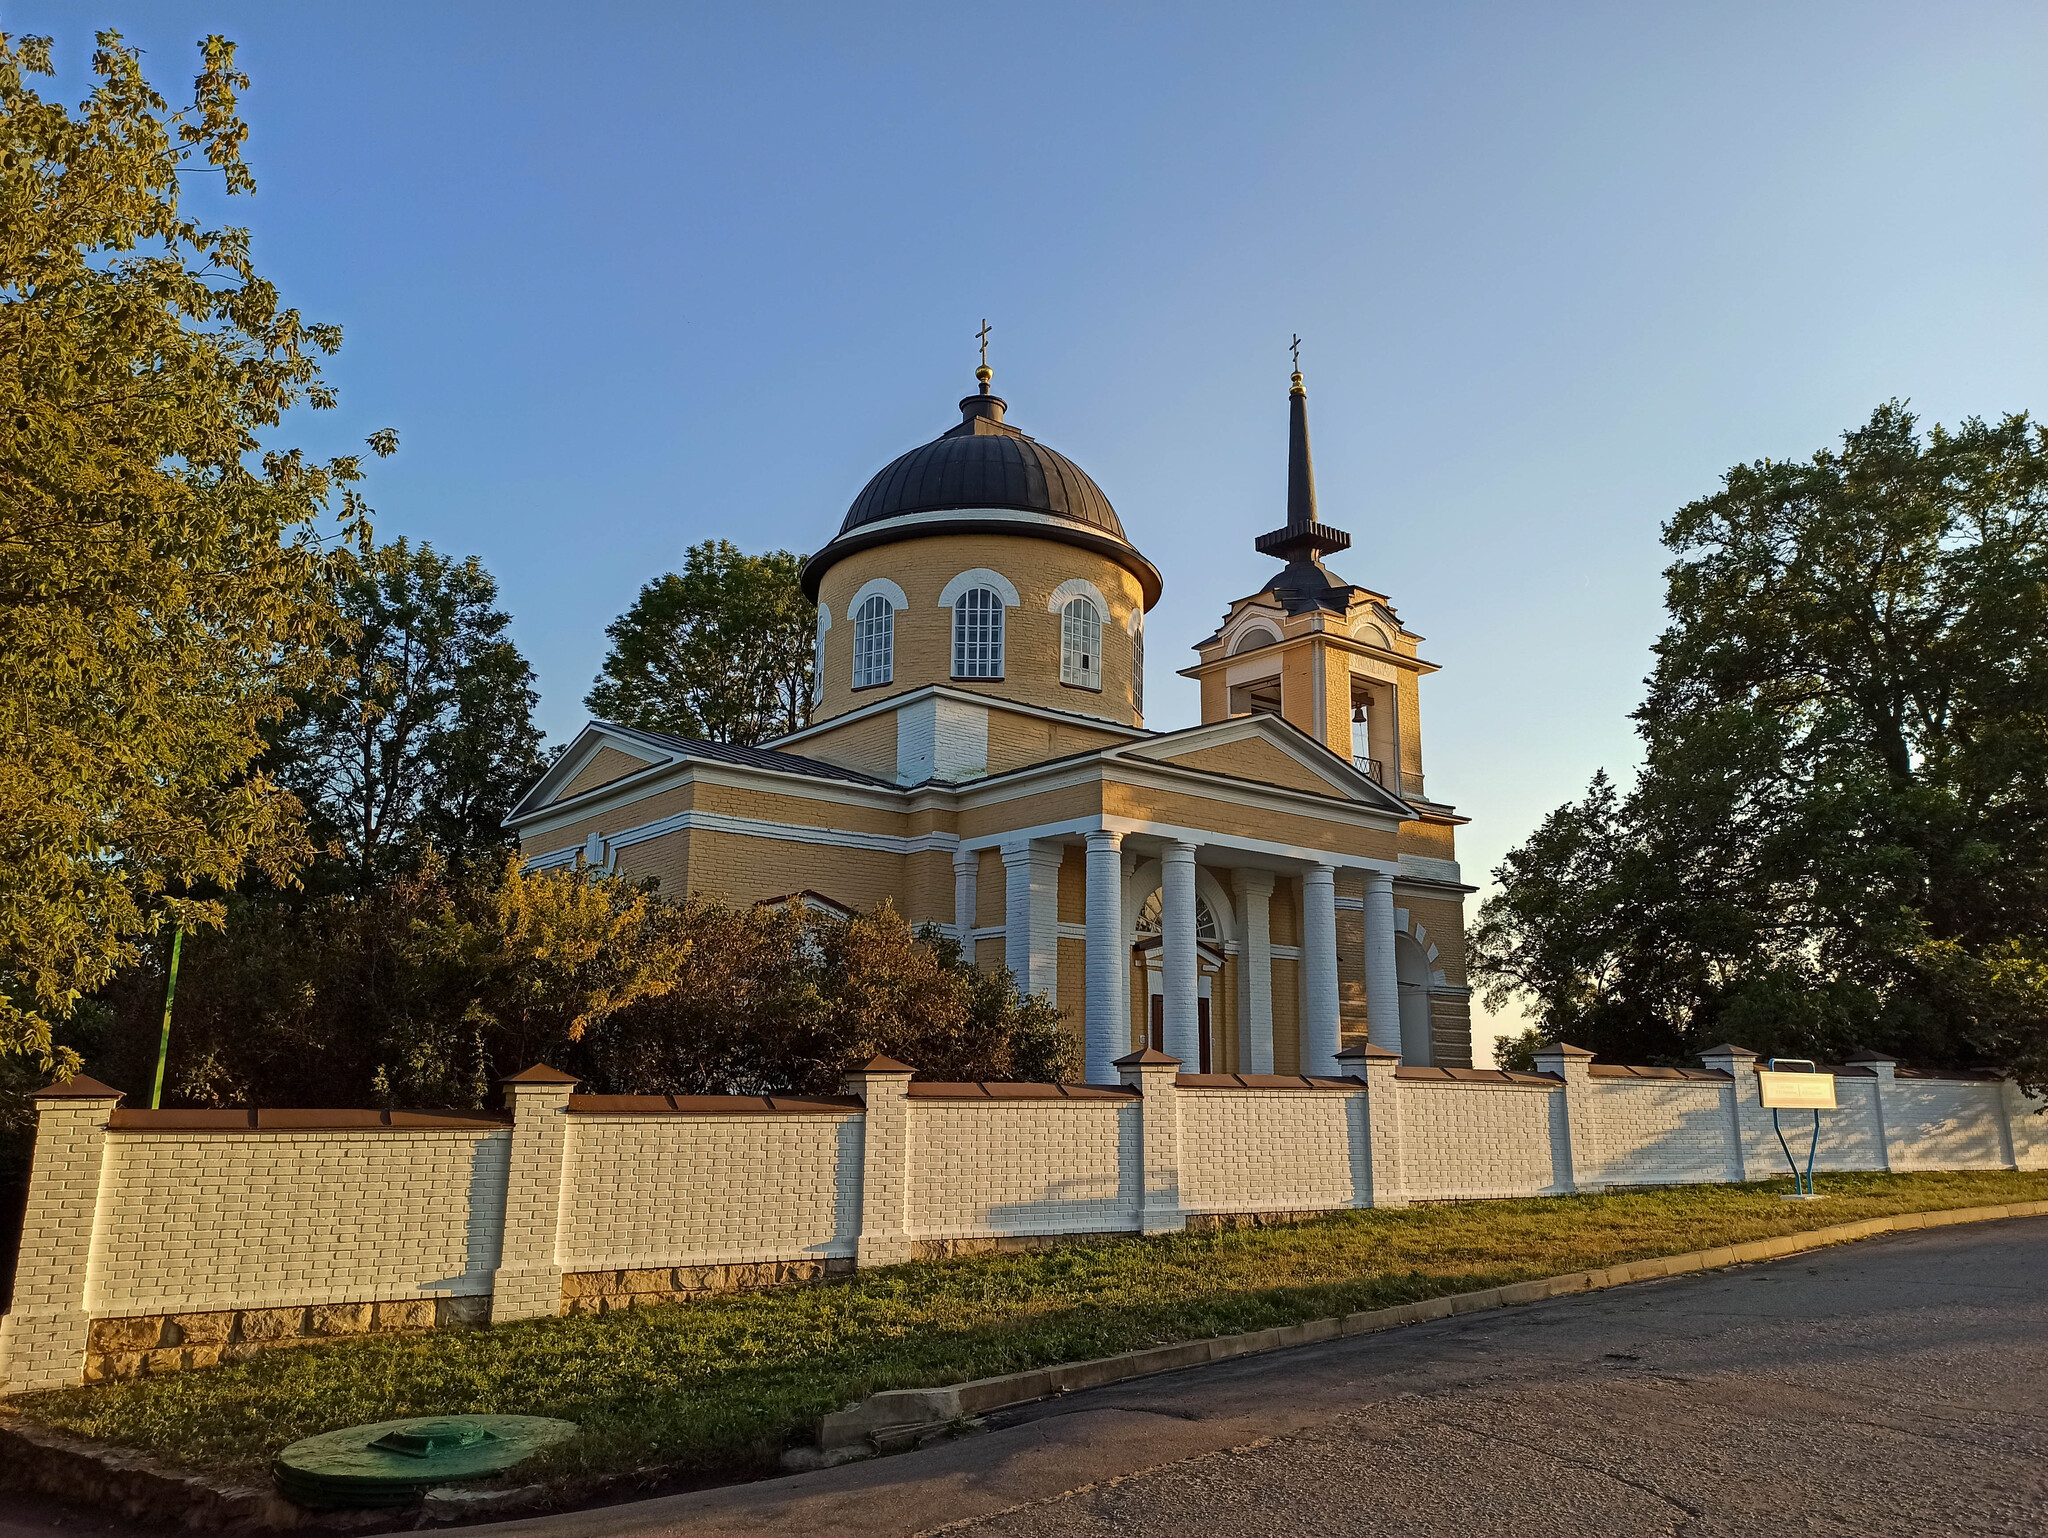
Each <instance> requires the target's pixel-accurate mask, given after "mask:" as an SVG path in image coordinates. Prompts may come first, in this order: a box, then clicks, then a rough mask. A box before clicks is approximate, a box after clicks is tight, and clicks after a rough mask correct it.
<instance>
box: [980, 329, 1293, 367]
mask: <svg viewBox="0 0 2048 1538" xmlns="http://www.w3.org/2000/svg"><path fill="white" fill-rule="evenodd" d="M982 324H983V325H984V326H985V325H987V324H988V322H987V321H983V322H982ZM1288 346H1289V347H1290V348H1291V349H1292V350H1293V353H1294V372H1295V373H1297V374H1299V373H1300V372H1301V338H1300V337H1298V336H1297V337H1296V338H1295V339H1294V340H1293V341H1292V342H1290V343H1288ZM983 351H984V353H985V352H986V351H987V349H986V348H984V349H983Z"/></svg>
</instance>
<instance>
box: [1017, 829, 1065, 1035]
mask: <svg viewBox="0 0 2048 1538" xmlns="http://www.w3.org/2000/svg"><path fill="white" fill-rule="evenodd" d="M1061 853H1062V851H1061V849H1060V846H1059V845H1058V844H1054V843H1047V842H1045V841H1042V840H1032V841H1030V842H1026V843H1015V844H1005V845H1003V880H1004V892H1003V897H1004V903H1003V918H1004V925H1003V960H1004V963H1005V964H1006V965H1007V966H1008V967H1009V969H1010V970H1011V971H1012V972H1014V973H1016V974H1017V986H1018V987H1019V988H1020V989H1022V990H1023V991H1024V992H1025V993H1042V994H1044V995H1045V996H1046V998H1047V1000H1048V1001H1050V1002H1051V1003H1054V1004H1057V1003H1058V1002H1059V943H1060V942H1059V885H1060V855H1061Z"/></svg>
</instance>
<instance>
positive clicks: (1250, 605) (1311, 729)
mask: <svg viewBox="0 0 2048 1538" xmlns="http://www.w3.org/2000/svg"><path fill="white" fill-rule="evenodd" d="M1287 417H1288V420H1287V521H1286V523H1284V524H1283V525H1282V526H1281V527H1279V528H1277V529H1274V530H1272V531H1271V532H1270V533H1266V534H1261V535H1259V536H1258V538H1256V539H1255V540H1253V542H1252V545H1253V548H1254V549H1256V550H1257V551H1258V552H1259V554H1261V555H1268V556H1271V557H1273V558H1274V559H1275V560H1277V561H1280V562H1282V563H1283V564H1282V567H1281V569H1280V571H1278V572H1276V573H1275V574H1274V576H1273V577H1272V579H1271V580H1270V581H1269V582H1268V583H1267V584H1266V586H1265V587H1264V588H1262V589H1261V590H1260V591H1259V592H1257V593H1253V594H1251V595H1250V596H1248V597H1245V598H1240V599H1238V600H1236V601H1235V602H1233V603H1232V604H1231V605H1230V609H1229V611H1228V613H1226V614H1225V615H1224V618H1223V623H1222V625H1220V626H1219V627H1218V628H1217V631H1216V633H1215V634H1214V635H1212V636H1210V637H1209V638H1208V639H1207V640H1206V641H1202V642H1200V643H1198V644H1197V645H1196V648H1195V650H1196V653H1197V655H1198V656H1199V657H1200V659H1201V660H1200V661H1199V662H1198V663H1196V665H1195V666H1194V667H1191V668H1187V669H1185V670H1183V676H1184V677H1188V678H1193V679H1196V680H1198V681H1199V682H1200V684H1201V686H1202V719H1203V720H1204V721H1220V720H1223V719H1225V718H1227V717H1230V716H1241V715H1251V714H1256V713H1260V712H1264V713H1266V714H1270V715H1277V716H1279V717H1281V718H1282V719H1283V720H1285V721H1287V722H1289V723H1290V724H1291V725H1294V726H1297V727H1299V728H1301V730H1302V731H1304V732H1306V733H1308V735H1309V736H1311V737H1313V738H1315V739H1316V741H1318V742H1320V743H1322V744H1323V746H1324V747H1326V748H1328V749H1329V750H1330V751H1331V752H1332V753H1335V754H1337V755H1338V756H1339V757H1340V758H1346V759H1349V760H1350V761H1351V762H1352V764H1353V765H1354V766H1355V767H1357V768H1358V769H1359V770H1361V771H1362V772H1363V773H1365V774H1366V775H1368V776H1370V777H1371V778H1372V779H1373V780H1375V781H1376V782H1378V783H1379V784H1380V785H1382V786H1384V787H1385V788H1386V789H1388V790H1391V791H1393V792H1394V793H1395V794H1396V795H1398V796H1401V797H1403V798H1404V799H1406V800H1409V801H1410V802H1415V801H1419V800H1422V799H1423V798H1424V792H1423V778H1422V731H1421V725H1420V719H1419V717H1420V692H1419V690H1418V688H1417V684H1418V682H1419V680H1420V679H1421V678H1422V676H1423V675H1424V674H1427V673H1433V672H1435V671H1436V668H1435V665H1434V664H1433V663H1429V662H1425V661H1423V660H1422V659H1421V658H1420V657H1419V656H1417V655H1416V644H1417V643H1418V642H1419V641H1420V640H1421V639H1422V638H1421V637H1420V636H1418V635H1416V634H1414V633H1413V632H1412V631H1410V630H1409V629H1407V627H1406V626H1404V625H1403V624H1402V623H1401V620H1400V617H1399V615H1397V614H1396V613H1395V612H1394V608H1393V605H1392V604H1391V603H1390V602H1389V601H1388V599H1387V596H1386V595H1385V594H1384V593H1376V592H1374V591H1372V590H1371V589H1370V588H1365V587H1360V586H1359V585H1358V584H1356V583H1352V582H1346V581H1345V580H1344V579H1343V578H1341V577H1339V576H1338V575H1336V573H1334V572H1332V571H1331V570H1330V569H1329V567H1327V566H1325V565H1324V564H1323V558H1324V557H1325V556H1327V555H1333V554H1335V553H1336V552H1338V551H1341V550H1348V549H1350V548H1351V536H1350V534H1348V533H1347V532H1345V531H1344V530H1343V529H1340V528H1337V527H1335V526H1334V525H1331V524H1327V523H1324V522H1323V521H1322V519H1321V517H1320V515H1319V513H1318V511H1317V507H1316V474H1315V459H1314V456H1313V455H1312V454H1311V453H1310V451H1309V435H1308V389H1307V387H1306V386H1305V385H1304V384H1303V383H1302V378H1301V371H1300V369H1299V368H1297V369H1296V370H1295V372H1294V375H1293V378H1292V380H1291V382H1290V385H1289V388H1288V392H1287Z"/></svg>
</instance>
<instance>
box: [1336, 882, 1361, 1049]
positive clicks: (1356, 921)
mask: <svg viewBox="0 0 2048 1538" xmlns="http://www.w3.org/2000/svg"><path fill="white" fill-rule="evenodd" d="M1364 962H1365V915H1364V914H1363V913H1362V912H1360V911H1359V910H1358V909H1356V908H1339V909H1338V910H1337V1011H1338V1018H1339V1020H1340V1021H1341V1026H1340V1029H1339V1032H1338V1034H1339V1035H1340V1036H1341V1037H1342V1038H1343V1045H1344V1046H1347V1047H1348V1046H1351V1045H1352V1044H1353V1043H1354V1042H1360V1041H1364V1040H1365V1036H1366V1031H1365V1026H1366V1003H1365V965H1364Z"/></svg>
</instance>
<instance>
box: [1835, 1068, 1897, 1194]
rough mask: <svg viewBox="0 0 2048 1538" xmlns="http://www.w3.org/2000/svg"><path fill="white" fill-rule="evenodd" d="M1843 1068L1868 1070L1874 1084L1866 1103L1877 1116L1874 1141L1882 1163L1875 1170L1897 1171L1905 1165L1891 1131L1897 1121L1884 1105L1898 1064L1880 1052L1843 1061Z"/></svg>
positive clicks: (1893, 1130)
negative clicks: (1869, 1101)
mask: <svg viewBox="0 0 2048 1538" xmlns="http://www.w3.org/2000/svg"><path fill="white" fill-rule="evenodd" d="M1843 1064H1844V1066H1846V1067H1850V1068H1868V1069H1869V1070H1870V1076H1871V1078H1872V1079H1873V1080H1875V1081H1876V1086H1877V1087H1876V1091H1875V1093H1873V1094H1872V1095H1871V1097H1870V1100H1871V1105H1872V1106H1873V1107H1874V1109H1875V1114H1876V1116H1877V1137H1876V1140H1875V1141H1876V1143H1877V1149H1878V1157H1879V1158H1880V1159H1882V1160H1883V1161H1884V1162H1883V1163H1881V1164H1880V1165H1879V1166H1878V1168H1879V1169H1882V1170H1893V1169H1897V1168H1899V1167H1900V1165H1901V1164H1903V1163H1904V1162H1905V1160H1904V1143H1903V1141H1902V1140H1901V1139H1900V1138H1899V1136H1898V1133H1897V1131H1896V1130H1895V1127H1896V1124H1897V1122H1898V1117H1897V1116H1895V1115H1894V1114H1893V1113H1892V1108H1891V1106H1890V1105H1889V1104H1888V1103H1887V1102H1889V1101H1890V1100H1891V1098H1892V1095H1893V1086H1894V1085H1895V1084H1896V1083H1897V1082H1898V1068H1899V1060H1898V1059H1897V1058H1895V1057H1886V1056H1885V1055H1884V1054H1883V1053H1882V1052H1858V1053H1857V1054H1856V1055H1855V1056H1854V1057H1849V1058H1844V1059H1843Z"/></svg>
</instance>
